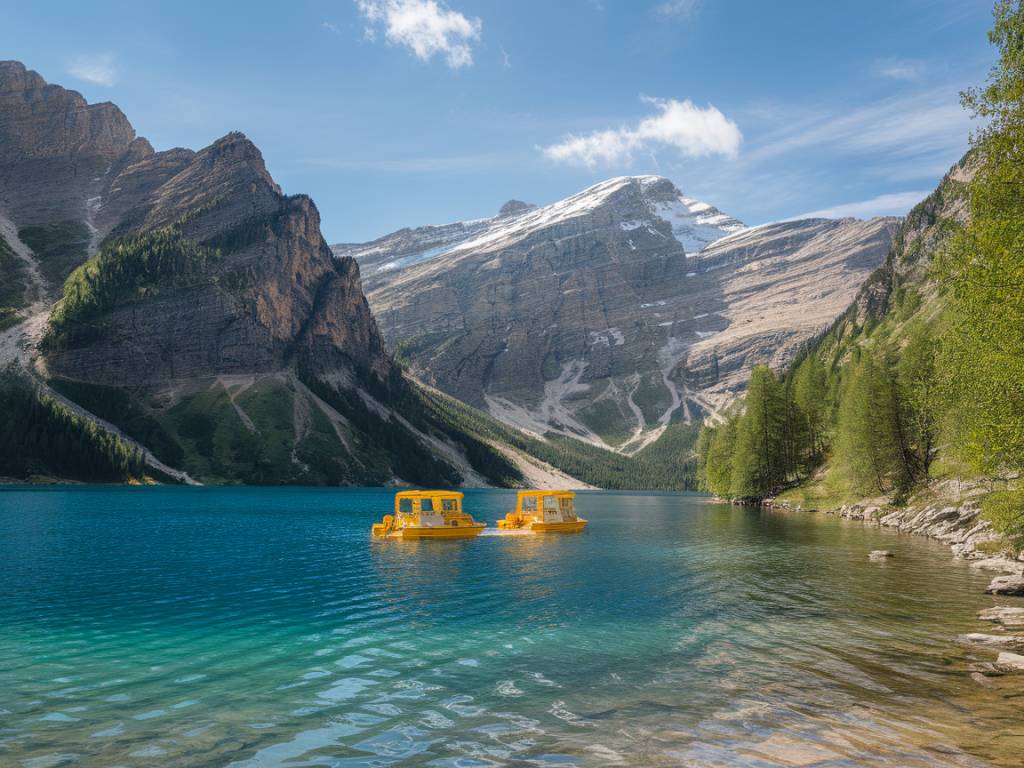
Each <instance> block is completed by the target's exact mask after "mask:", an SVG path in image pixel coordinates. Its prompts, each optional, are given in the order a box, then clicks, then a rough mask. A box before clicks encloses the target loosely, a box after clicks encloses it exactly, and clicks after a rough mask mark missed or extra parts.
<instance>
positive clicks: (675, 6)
mask: <svg viewBox="0 0 1024 768" xmlns="http://www.w3.org/2000/svg"><path fill="white" fill-rule="evenodd" d="M697 1H698V0H665V2H663V3H661V4H660V5H658V7H657V8H655V9H654V10H655V12H656V13H657V14H658V15H660V16H667V17H669V18H675V19H685V18H686V17H688V16H689V15H690V14H692V13H693V11H694V9H695V8H696V7H697Z"/></svg>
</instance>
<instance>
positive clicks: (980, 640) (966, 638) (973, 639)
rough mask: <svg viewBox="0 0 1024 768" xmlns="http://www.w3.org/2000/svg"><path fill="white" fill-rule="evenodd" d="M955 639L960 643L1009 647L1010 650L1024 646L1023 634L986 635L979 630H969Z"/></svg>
mask: <svg viewBox="0 0 1024 768" xmlns="http://www.w3.org/2000/svg"><path fill="white" fill-rule="evenodd" d="M956 641H957V642H958V643H959V644H960V645H980V646H984V647H986V648H1009V649H1012V650H1018V649H1022V648H1024V636H1021V635H986V634H983V633H981V632H971V633H970V634H967V635H960V636H959V637H957V639H956Z"/></svg>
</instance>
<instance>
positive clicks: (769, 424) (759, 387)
mask: <svg viewBox="0 0 1024 768" xmlns="http://www.w3.org/2000/svg"><path fill="white" fill-rule="evenodd" d="M785 428H786V404H785V394H784V391H783V388H782V386H781V385H780V384H779V382H778V381H777V380H776V378H775V375H774V374H773V373H772V372H771V369H769V368H767V367H765V366H758V367H756V368H754V370H753V371H752V372H751V374H750V384H749V386H748V390H747V399H746V411H745V412H744V414H743V416H742V418H740V420H739V423H738V425H737V430H736V449H735V452H734V454H733V457H732V483H731V486H732V487H731V490H732V495H733V496H737V497H741V498H755V499H760V498H764V497H765V496H767V495H768V494H769V493H770V492H771V491H772V490H773V489H774V488H776V487H778V486H779V485H780V484H781V483H782V482H783V481H784V480H785V477H786V471H787V462H786V432H785Z"/></svg>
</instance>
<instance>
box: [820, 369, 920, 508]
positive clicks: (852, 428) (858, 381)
mask: <svg viewBox="0 0 1024 768" xmlns="http://www.w3.org/2000/svg"><path fill="white" fill-rule="evenodd" d="M904 448H905V443H904V441H903V439H902V432H901V424H900V411H899V399H898V393H897V389H896V382H895V380H894V378H893V375H892V372H891V371H890V370H889V367H888V365H886V363H885V361H876V360H875V357H874V356H873V355H872V354H870V353H868V352H864V353H863V354H862V355H861V356H860V359H859V360H858V361H857V362H856V363H855V364H853V367H852V370H851V371H850V372H849V378H848V380H847V381H846V382H845V386H844V387H843V390H842V394H841V395H840V405H839V414H838V422H837V434H836V443H835V461H836V463H837V464H838V466H839V467H841V474H842V475H843V477H844V479H845V480H846V482H847V485H848V487H849V488H850V490H851V491H853V492H855V493H888V492H890V491H893V490H896V489H897V488H905V487H906V486H907V485H908V483H909V481H910V474H909V472H908V469H907V466H906V462H905V460H904Z"/></svg>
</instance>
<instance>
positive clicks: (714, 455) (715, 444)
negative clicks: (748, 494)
mask: <svg viewBox="0 0 1024 768" xmlns="http://www.w3.org/2000/svg"><path fill="white" fill-rule="evenodd" d="M738 424H739V417H735V416H734V417H732V418H730V419H728V420H727V421H726V422H725V423H724V424H722V425H720V426H718V427H706V428H705V436H704V438H703V439H702V440H700V439H699V440H698V446H699V448H700V449H701V450H702V451H705V453H699V454H698V462H699V466H702V467H703V471H702V474H703V477H702V480H701V488H702V489H703V490H705V491H710V492H711V493H713V494H715V495H716V496H721V497H723V498H729V497H731V496H732V466H733V464H732V457H733V453H734V452H735V450H736V430H737V426H738Z"/></svg>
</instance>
